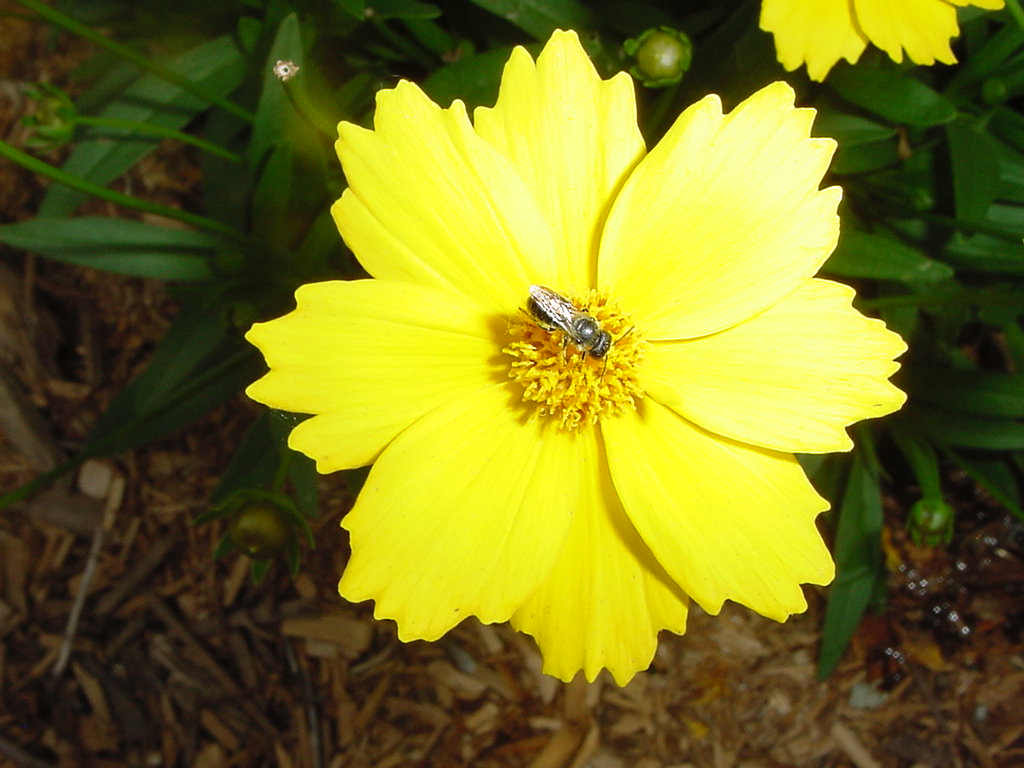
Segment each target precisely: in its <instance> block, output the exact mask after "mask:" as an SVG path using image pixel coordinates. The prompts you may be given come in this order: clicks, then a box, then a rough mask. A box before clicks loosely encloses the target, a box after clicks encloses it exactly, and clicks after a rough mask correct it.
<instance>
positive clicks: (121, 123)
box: [75, 115, 242, 165]
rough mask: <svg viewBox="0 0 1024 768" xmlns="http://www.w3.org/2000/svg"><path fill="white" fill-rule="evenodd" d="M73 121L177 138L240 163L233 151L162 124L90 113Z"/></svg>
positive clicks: (133, 132)
mask: <svg viewBox="0 0 1024 768" xmlns="http://www.w3.org/2000/svg"><path fill="white" fill-rule="evenodd" d="M75 123H77V124H78V125H88V126H92V127H95V128H110V129H112V130H115V131H124V132H126V133H129V134H136V135H143V136H155V137H156V138H160V139H177V140H178V141H180V142H182V143H184V144H191V145H192V146H193V147H197V148H198V149H201V150H202V151H203V152H209V153H210V154H211V155H216V156H217V157H220V158H222V159H224V160H227V161H228V162H231V163H236V164H239V165H240V164H241V163H242V158H241V157H239V156H238V155H236V154H235V153H234V152H229V151H228V150H226V149H224V148H223V147H219V146H217V145H216V144H213V143H211V142H209V141H205V140H204V139H200V138H199V137H198V136H193V135H192V134H190V133H184V132H182V131H176V130H174V129H173V128H165V127H163V126H162V125H152V124H151V123H140V122H138V121H136V120H120V119H118V118H116V117H94V116H91V115H75Z"/></svg>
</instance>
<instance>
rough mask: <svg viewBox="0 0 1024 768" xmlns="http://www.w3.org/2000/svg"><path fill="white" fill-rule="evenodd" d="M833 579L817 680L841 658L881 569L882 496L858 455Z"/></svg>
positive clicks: (844, 507)
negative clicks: (834, 578)
mask: <svg viewBox="0 0 1024 768" xmlns="http://www.w3.org/2000/svg"><path fill="white" fill-rule="evenodd" d="M835 549H836V551H835V557H836V580H835V581H834V582H833V583H832V587H831V589H830V590H829V596H828V608H827V609H826V611H825V625H824V628H823V632H822V639H821V652H820V654H819V656H818V676H819V677H822V678H824V677H827V676H828V675H829V674H831V672H832V670H833V669H835V667H836V665H837V664H838V663H839V660H840V659H841V658H842V655H843V651H845V650H846V646H847V645H848V644H849V642H850V638H851V637H853V633H854V632H855V631H856V630H857V625H858V624H859V623H860V620H861V617H862V616H863V615H864V612H865V611H866V610H867V607H868V605H869V604H870V602H871V599H872V596H873V595H874V594H875V592H876V589H877V587H878V585H879V584H880V583H882V581H883V579H884V573H883V570H882V494H881V488H880V487H879V482H878V475H877V473H876V472H875V470H874V469H872V468H871V467H870V466H869V464H868V462H867V461H865V458H864V456H863V454H862V452H861V451H859V450H858V451H857V452H856V453H854V455H853V464H852V466H851V468H850V476H849V479H848V480H847V483H846V491H845V493H844V494H843V500H842V503H841V504H840V507H839V526H838V529H837V530H836V547H835Z"/></svg>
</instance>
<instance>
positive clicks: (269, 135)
mask: <svg viewBox="0 0 1024 768" xmlns="http://www.w3.org/2000/svg"><path fill="white" fill-rule="evenodd" d="M282 59H283V60H286V61H292V62H294V63H295V64H296V65H297V66H298V67H299V70H300V77H301V76H302V75H301V70H302V67H304V66H305V64H306V58H305V51H304V48H303V46H302V37H301V30H300V28H299V20H298V17H297V16H296V15H295V14H294V13H290V14H288V15H287V16H285V17H284V19H282V20H281V24H280V25H279V26H278V28H277V34H276V35H275V37H274V44H273V45H272V46H271V48H270V51H269V53H268V54H267V58H266V60H265V62H264V64H263V83H262V87H261V89H260V100H259V104H257V106H256V122H255V123H253V126H252V138H251V140H250V142H249V147H248V149H247V150H246V156H247V157H248V160H249V167H250V168H259V167H260V163H261V162H262V161H263V160H264V158H265V156H266V155H267V154H268V153H269V152H270V150H272V149H273V148H274V147H276V146H278V145H279V144H281V142H282V138H283V137H286V136H287V135H288V126H289V122H290V118H291V117H292V116H293V109H292V106H291V104H290V102H289V101H288V94H287V93H286V92H285V86H284V84H283V83H282V82H281V81H280V80H279V79H278V78H277V76H276V75H275V74H274V71H273V67H274V64H275V62H277V61H279V60H282Z"/></svg>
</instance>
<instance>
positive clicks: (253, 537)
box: [228, 501, 295, 559]
mask: <svg viewBox="0 0 1024 768" xmlns="http://www.w3.org/2000/svg"><path fill="white" fill-rule="evenodd" d="M228 536H229V537H230V539H231V542H232V543H233V544H234V545H235V548H236V549H237V550H238V551H239V552H243V553H245V554H247V555H248V556H249V557H252V558H255V559H265V558H268V557H273V556H274V555H277V554H280V553H281V552H284V551H285V549H286V548H287V547H288V545H289V544H290V543H291V542H292V541H293V539H294V536H295V533H294V531H293V529H292V522H291V516H290V515H289V514H288V513H287V512H286V511H285V510H283V509H281V508H280V507H278V506H277V505H276V504H272V503H270V502H268V501H255V502H252V503H249V504H246V505H243V506H242V507H240V508H239V509H238V510H237V511H236V512H235V514H234V516H233V517H232V518H231V525H230V527H229V528H228Z"/></svg>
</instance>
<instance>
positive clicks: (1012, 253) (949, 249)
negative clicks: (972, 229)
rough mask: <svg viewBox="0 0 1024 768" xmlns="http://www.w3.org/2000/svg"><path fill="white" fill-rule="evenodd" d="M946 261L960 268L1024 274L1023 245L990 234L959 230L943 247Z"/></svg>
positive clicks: (961, 270)
mask: <svg viewBox="0 0 1024 768" xmlns="http://www.w3.org/2000/svg"><path fill="white" fill-rule="evenodd" d="M942 259H943V261H945V262H947V263H949V264H950V265H951V266H952V267H953V268H954V269H956V270H957V271H958V272H992V273H999V274H1003V275H1014V276H1019V275H1024V246H1022V245H1021V242H1020V241H1019V240H1018V241H1016V242H1010V241H1007V240H1004V239H1002V238H996V237H990V236H989V235H970V236H965V235H963V234H962V233H959V232H958V233H956V234H954V235H953V237H951V238H950V240H949V242H948V243H947V244H946V247H945V248H944V249H943V251H942Z"/></svg>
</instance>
